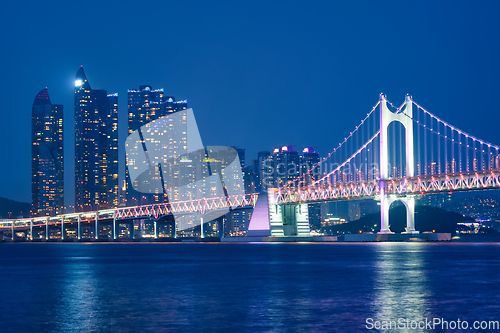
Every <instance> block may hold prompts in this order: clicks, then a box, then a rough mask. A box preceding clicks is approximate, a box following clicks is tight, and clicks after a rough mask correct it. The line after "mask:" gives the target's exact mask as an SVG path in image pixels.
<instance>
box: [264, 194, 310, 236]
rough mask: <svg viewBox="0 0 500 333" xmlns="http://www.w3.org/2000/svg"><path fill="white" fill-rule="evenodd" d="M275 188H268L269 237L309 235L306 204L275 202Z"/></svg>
mask: <svg viewBox="0 0 500 333" xmlns="http://www.w3.org/2000/svg"><path fill="white" fill-rule="evenodd" d="M276 191H277V189H271V188H270V189H268V203H269V225H270V227H271V237H287V236H297V237H309V236H311V230H310V228H309V210H308V206H307V204H300V203H299V204H287V205H278V204H276V195H275V193H276Z"/></svg>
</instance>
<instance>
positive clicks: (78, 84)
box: [75, 80, 83, 87]
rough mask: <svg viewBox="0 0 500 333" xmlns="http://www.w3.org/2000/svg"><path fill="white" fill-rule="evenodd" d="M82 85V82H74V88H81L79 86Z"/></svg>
mask: <svg viewBox="0 0 500 333" xmlns="http://www.w3.org/2000/svg"><path fill="white" fill-rule="evenodd" d="M82 83H83V82H82V80H76V81H75V87H79V86H81V85H82Z"/></svg>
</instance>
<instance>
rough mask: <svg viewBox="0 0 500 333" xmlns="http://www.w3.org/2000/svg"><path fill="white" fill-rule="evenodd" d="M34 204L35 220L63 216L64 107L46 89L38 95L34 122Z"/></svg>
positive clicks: (32, 133) (32, 154) (32, 130)
mask: <svg viewBox="0 0 500 333" xmlns="http://www.w3.org/2000/svg"><path fill="white" fill-rule="evenodd" d="M31 124H32V125H31V202H32V215H33V216H51V215H57V214H62V213H64V158H63V147H64V146H63V106H62V105H58V104H52V103H51V101H50V98H49V93H48V91H47V88H45V89H43V90H42V91H40V92H39V93H38V95H36V97H35V101H34V102H33V108H32V118H31Z"/></svg>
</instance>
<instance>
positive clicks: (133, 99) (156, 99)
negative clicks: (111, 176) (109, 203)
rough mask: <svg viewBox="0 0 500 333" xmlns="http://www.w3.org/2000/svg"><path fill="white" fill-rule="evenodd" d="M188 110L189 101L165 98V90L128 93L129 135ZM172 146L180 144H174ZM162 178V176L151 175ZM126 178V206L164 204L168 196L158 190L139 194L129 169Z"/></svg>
mask: <svg viewBox="0 0 500 333" xmlns="http://www.w3.org/2000/svg"><path fill="white" fill-rule="evenodd" d="M186 109H187V101H185V100H184V101H176V100H175V98H174V97H172V96H165V95H164V93H163V89H153V87H152V86H150V85H143V86H139V89H138V90H136V89H129V91H128V134H129V135H130V134H131V133H133V132H134V131H136V130H138V129H139V128H140V127H141V126H143V125H146V124H147V123H149V122H151V121H153V120H156V119H158V118H160V117H164V116H166V115H168V114H171V113H173V112H177V111H180V110H186ZM172 144H180V143H174V142H172ZM133 163H134V161H129V162H128V166H129V167H133ZM151 177H160V175H151ZM125 178H126V192H127V193H126V200H127V202H126V205H127V206H138V205H145V204H150V203H156V202H164V201H165V200H166V199H167V197H166V194H165V193H163V192H162V191H161V189H159V190H158V193H156V194H146V193H139V192H137V191H136V190H134V188H133V187H132V183H131V180H130V176H129V172H128V168H127V169H126V171H125Z"/></svg>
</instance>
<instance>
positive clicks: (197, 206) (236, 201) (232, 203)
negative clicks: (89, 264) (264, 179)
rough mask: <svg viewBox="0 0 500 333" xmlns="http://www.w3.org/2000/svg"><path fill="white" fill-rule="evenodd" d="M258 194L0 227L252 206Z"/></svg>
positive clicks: (38, 219)
mask: <svg viewBox="0 0 500 333" xmlns="http://www.w3.org/2000/svg"><path fill="white" fill-rule="evenodd" d="M257 197H258V193H251V194H242V195H235V196H229V197H220V198H209V199H199V200H192V201H179V202H174V203H160V204H152V205H143V206H135V207H119V208H115V209H106V210H101V211H92V212H83V213H70V214H63V215H57V216H50V217H35V218H23V219H8V220H7V219H6V220H0V229H9V228H12V227H13V224H14V228H23V227H33V226H35V227H39V226H46V225H47V223H48V224H49V226H59V225H61V224H63V223H64V224H66V223H75V222H78V220H80V222H81V223H91V222H95V221H96V219H97V220H103V219H117V220H119V219H130V218H138V217H150V218H154V219H158V218H159V217H161V216H163V215H169V214H182V213H201V214H203V213H205V212H208V211H212V210H218V209H227V208H237V207H246V206H254V205H255V203H256V201H257Z"/></svg>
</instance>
